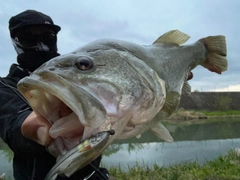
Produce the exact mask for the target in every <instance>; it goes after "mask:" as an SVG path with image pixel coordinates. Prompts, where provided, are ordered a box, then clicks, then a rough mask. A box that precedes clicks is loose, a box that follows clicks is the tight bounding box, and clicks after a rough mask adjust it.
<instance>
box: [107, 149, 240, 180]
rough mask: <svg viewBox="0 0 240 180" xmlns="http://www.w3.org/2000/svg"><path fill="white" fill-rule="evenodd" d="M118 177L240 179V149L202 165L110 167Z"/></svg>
mask: <svg viewBox="0 0 240 180" xmlns="http://www.w3.org/2000/svg"><path fill="white" fill-rule="evenodd" d="M109 172H110V175H111V176H113V177H115V178H116V179H119V180H122V179H128V180H139V179H141V180H150V179H151V180H240V150H239V149H236V150H232V151H230V152H229V153H228V154H227V155H225V156H220V157H219V158H217V159H216V160H214V161H207V162H206V163H204V164H203V165H200V164H199V163H198V162H197V161H194V162H182V163H180V164H178V165H174V166H169V167H159V166H157V165H155V166H154V167H153V169H150V168H148V167H147V166H146V168H142V167H138V166H136V167H132V168H129V171H128V172H125V171H123V170H121V168H109Z"/></svg>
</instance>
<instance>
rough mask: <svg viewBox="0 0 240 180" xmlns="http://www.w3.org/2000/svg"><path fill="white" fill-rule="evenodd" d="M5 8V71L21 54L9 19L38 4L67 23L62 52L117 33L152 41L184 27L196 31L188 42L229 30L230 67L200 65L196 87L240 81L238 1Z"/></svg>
mask: <svg viewBox="0 0 240 180" xmlns="http://www.w3.org/2000/svg"><path fill="white" fill-rule="evenodd" d="M0 6H1V12H0V38H1V43H0V53H1V56H0V76H5V75H6V74H7V73H8V68H9V66H10V65H11V64H12V63H13V62H15V61H16V53H15V51H14V49H13V47H12V45H11V41H10V39H9V34H8V20H9V18H10V17H11V16H13V15H16V14H17V13H19V12H21V11H24V10H26V9H36V10H38V11H42V12H43V13H46V14H48V15H50V16H51V17H52V18H53V20H54V22H55V23H56V24H58V25H60V26H61V27H62V30H61V31H60V32H59V35H58V48H59V52H60V53H61V54H64V53H68V52H70V51H73V50H75V49H76V48H78V47H80V46H83V45H85V44H87V43H89V42H91V41H94V40H97V39H100V38H116V39H122V40H127V41H130V42H134V43H138V44H143V45H150V44H152V42H154V41H155V40H156V39H157V38H158V37H159V36H160V35H162V34H163V33H165V32H167V31H169V30H172V29H179V30H181V31H183V32H184V33H187V34H188V35H190V36H191V38H190V39H189V40H188V42H187V43H186V44H190V43H194V42H196V41H197V40H198V39H200V38H203V37H206V36H213V35H219V34H222V35H225V36H226V40H227V46H228V55H227V58H228V62H229V69H228V71H227V72H225V73H223V74H222V75H217V74H214V73H211V72H209V71H208V70H206V69H204V68H202V67H198V68H196V69H195V70H194V71H193V72H194V79H193V80H191V81H190V84H191V85H192V88H193V89H199V88H202V89H204V90H206V91H207V90H211V89H212V87H219V88H224V87H230V86H231V85H237V84H240V82H239V81H238V78H236V77H238V76H239V68H240V67H239V66H240V65H239V58H240V54H239V42H240V38H239V35H238V34H239V32H240V24H239V15H240V12H239V7H240V1H238V0H231V1H225V0H218V1H208V0H195V1H192V0H182V1H178V0H169V1H154V2H152V1H148V0H131V1H111V0H104V1H97V0H88V1H78V0H71V1H70V2H69V1H68V2H67V1H57V0H51V1H47V0H42V1H29V0H18V1H15V0H8V1H1V2H0Z"/></svg>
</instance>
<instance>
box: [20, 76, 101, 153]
mask: <svg viewBox="0 0 240 180" xmlns="http://www.w3.org/2000/svg"><path fill="white" fill-rule="evenodd" d="M25 82H26V81H25ZM25 82H22V83H20V85H19V86H18V88H19V89H20V91H21V92H22V94H23V95H24V97H25V98H26V99H27V101H28V102H29V104H30V106H31V107H32V109H33V111H34V112H35V113H36V114H37V115H38V116H39V117H41V119H43V120H44V121H46V122H48V123H50V125H51V127H50V129H49V132H48V134H47V135H45V136H49V138H51V139H52V141H51V143H50V144H49V145H48V150H49V152H50V153H51V154H52V155H54V156H55V157H59V156H61V155H64V154H65V153H66V152H68V151H69V150H71V149H72V148H73V147H75V146H76V145H77V144H79V142H81V141H83V140H85V139H88V138H90V137H93V136H95V135H96V134H97V133H99V132H101V131H103V130H100V129H99V127H100V123H99V124H91V122H90V123H89V121H86V120H85V117H86V116H87V115H86V114H84V110H83V108H82V106H83V105H82V103H81V101H80V100H79V99H77V98H76V97H73V95H72V93H71V91H70V90H69V89H70V87H68V88H66V87H64V86H59V84H57V85H56V84H55V85H54V86H49V85H46V83H40V82H39V81H38V82H37V83H36V81H34V80H31V79H29V81H28V80H27V82H26V83H25ZM36 84H37V85H36ZM93 108H94V107H93ZM99 116H100V117H101V115H99ZM102 117H103V116H102ZM102 122H103V119H102Z"/></svg>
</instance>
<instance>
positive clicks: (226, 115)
mask: <svg viewBox="0 0 240 180" xmlns="http://www.w3.org/2000/svg"><path fill="white" fill-rule="evenodd" d="M233 118H240V111H239V110H234V111H233V110H231V111H194V110H179V111H177V112H175V113H173V114H172V115H171V116H170V117H169V118H167V119H166V121H189V120H195V121H196V120H207V119H233Z"/></svg>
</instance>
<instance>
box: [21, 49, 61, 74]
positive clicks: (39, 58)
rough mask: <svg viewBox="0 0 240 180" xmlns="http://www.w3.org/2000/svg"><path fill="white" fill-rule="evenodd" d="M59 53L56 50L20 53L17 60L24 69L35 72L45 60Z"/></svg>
mask: <svg viewBox="0 0 240 180" xmlns="http://www.w3.org/2000/svg"><path fill="white" fill-rule="evenodd" d="M59 55H60V54H58V53H57V52H55V51H53V52H51V51H33V52H27V53H22V54H19V55H18V56H17V62H18V64H19V66H20V67H22V68H23V69H26V70H28V71H30V72H33V71H35V70H36V69H37V68H39V67H40V66H41V65H42V64H44V63H45V62H47V61H49V60H50V59H52V58H54V57H56V56H59Z"/></svg>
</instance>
